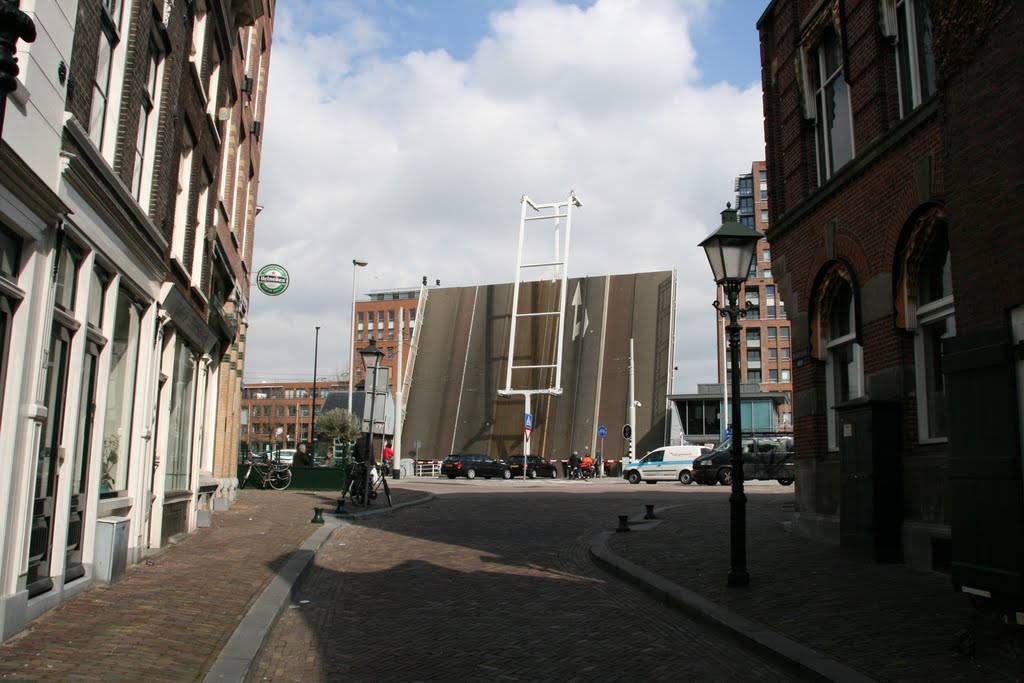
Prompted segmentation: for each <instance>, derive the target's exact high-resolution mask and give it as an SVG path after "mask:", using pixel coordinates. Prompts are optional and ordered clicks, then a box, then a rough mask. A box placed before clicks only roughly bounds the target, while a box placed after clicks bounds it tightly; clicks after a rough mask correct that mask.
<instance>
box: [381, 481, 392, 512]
mask: <svg viewBox="0 0 1024 683" xmlns="http://www.w3.org/2000/svg"><path fill="white" fill-rule="evenodd" d="M381 482H383V483H384V495H385V497H387V499H388V507H392V504H391V487H390V486H388V480H387V479H386V478H384V479H381Z"/></svg>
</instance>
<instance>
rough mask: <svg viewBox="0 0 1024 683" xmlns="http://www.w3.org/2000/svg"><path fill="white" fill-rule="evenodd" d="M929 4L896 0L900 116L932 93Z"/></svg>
mask: <svg viewBox="0 0 1024 683" xmlns="http://www.w3.org/2000/svg"><path fill="white" fill-rule="evenodd" d="M890 1H891V0H890ZM931 5H932V0H896V78H897V82H898V84H899V91H900V114H901V115H902V116H906V115H907V114H909V113H910V112H911V111H912V110H913V109H914V108H915V107H917V106H918V105H920V104H921V103H922V102H924V101H925V100H927V99H928V98H929V97H931V96H932V95H933V94H934V93H935V52H934V50H933V43H934V35H933V32H932V17H931Z"/></svg>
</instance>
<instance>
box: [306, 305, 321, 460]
mask: <svg viewBox="0 0 1024 683" xmlns="http://www.w3.org/2000/svg"><path fill="white" fill-rule="evenodd" d="M319 350H320V326H319V325H317V326H316V336H315V337H314V338H313V398H312V399H311V400H310V402H309V441H310V443H312V444H313V450H314V451H315V450H316V431H315V430H316V356H317V352H318V351H319ZM309 457H311V458H312V457H313V454H312V453H310V454H309Z"/></svg>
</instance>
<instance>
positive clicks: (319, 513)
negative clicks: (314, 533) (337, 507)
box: [309, 508, 324, 524]
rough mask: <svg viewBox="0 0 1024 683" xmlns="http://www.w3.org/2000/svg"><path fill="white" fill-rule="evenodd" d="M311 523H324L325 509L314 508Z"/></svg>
mask: <svg viewBox="0 0 1024 683" xmlns="http://www.w3.org/2000/svg"><path fill="white" fill-rule="evenodd" d="M309 523H310V524H323V523H324V509H323V508H313V519H311V520H309Z"/></svg>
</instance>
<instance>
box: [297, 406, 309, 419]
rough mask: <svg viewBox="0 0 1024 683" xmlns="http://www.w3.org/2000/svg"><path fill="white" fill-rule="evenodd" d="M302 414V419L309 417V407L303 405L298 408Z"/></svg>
mask: <svg viewBox="0 0 1024 683" xmlns="http://www.w3.org/2000/svg"><path fill="white" fill-rule="evenodd" d="M299 410H300V411H301V413H302V417H309V406H307V405H303V406H301V407H300V408H299Z"/></svg>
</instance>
